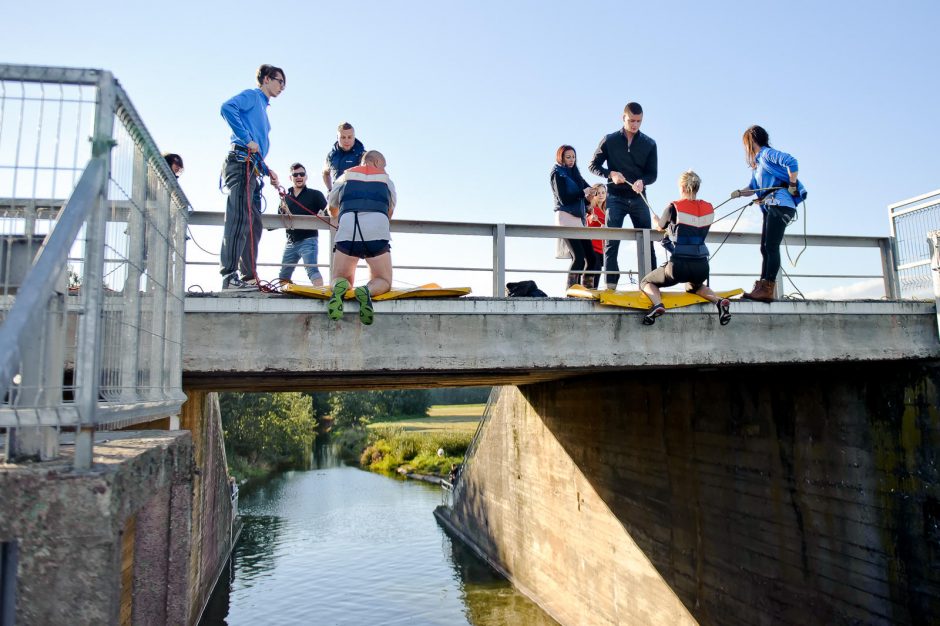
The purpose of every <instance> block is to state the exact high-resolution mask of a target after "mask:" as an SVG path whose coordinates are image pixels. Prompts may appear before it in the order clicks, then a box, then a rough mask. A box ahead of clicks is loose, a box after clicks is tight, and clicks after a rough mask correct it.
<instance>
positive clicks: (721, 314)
mask: <svg viewBox="0 0 940 626" xmlns="http://www.w3.org/2000/svg"><path fill="white" fill-rule="evenodd" d="M730 321H731V300H729V299H728V298H722V299H721V300H719V301H718V323H719V324H721V325H722V326H727V325H728V322H730Z"/></svg>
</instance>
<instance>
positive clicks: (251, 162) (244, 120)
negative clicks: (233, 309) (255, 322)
mask: <svg viewBox="0 0 940 626" xmlns="http://www.w3.org/2000/svg"><path fill="white" fill-rule="evenodd" d="M256 78H257V81H258V87H257V88H255V89H246V90H245V91H243V92H241V93H240V94H238V95H236V96H233V97H232V98H229V99H228V100H226V101H225V103H224V104H222V117H223V118H224V119H225V121H226V122H227V123H228V125H229V128H231V129H232V138H231V141H232V146H231V150H230V151H229V153H228V156H227V157H226V159H225V165H224V174H223V176H224V177H225V188H226V190H227V193H228V201H227V202H226V204H225V230H224V231H223V233H222V253H221V266H222V267H221V270H220V271H221V273H222V289H223V290H226V289H227V290H239V291H246V290H251V289H257V286H258V279H257V272H256V262H257V261H256V260H257V257H258V242H259V241H261V187H262V185H263V182H262V177H264V176H268V177H269V178H270V180H271V184H272V185H274V186H275V187H277V185H278V179H277V174H275V173H274V172H273V171H271V170H269V169H268V168H267V166H266V165H265V164H264V159H265V157H267V155H268V148H269V147H270V143H269V142H268V133H269V132H270V130H271V123H270V122H269V121H268V105H269V103H270V102H271V98H276V97H278V96H279V95H280V94H281V92H282V91H284V87H285V86H286V81H285V78H284V70H282V69H281V68H279V67H275V66H273V65H262V66H261V67H259V68H258V74H257V77H256ZM239 268H240V269H241V273H242V275H241V277H239V276H238V272H237V270H238V269H239Z"/></svg>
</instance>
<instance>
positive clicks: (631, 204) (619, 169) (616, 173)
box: [589, 102, 658, 289]
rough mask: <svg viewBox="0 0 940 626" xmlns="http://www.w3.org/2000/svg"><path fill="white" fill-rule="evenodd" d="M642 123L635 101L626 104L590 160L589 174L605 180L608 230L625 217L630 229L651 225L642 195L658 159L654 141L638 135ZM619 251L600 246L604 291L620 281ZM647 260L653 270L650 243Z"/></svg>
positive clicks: (652, 179) (610, 243)
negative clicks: (619, 121) (616, 125)
mask: <svg viewBox="0 0 940 626" xmlns="http://www.w3.org/2000/svg"><path fill="white" fill-rule="evenodd" d="M642 122H643V107H641V106H640V105H639V104H637V103H636V102H628V103H627V106H625V107H624V109H623V128H621V129H620V130H618V131H616V132H613V133H611V134H609V135H607V136H605V137H604V138H603V139H601V142H600V144H599V145H598V146H597V150H595V151H594V158H592V159H591V164H590V166H589V169H590V171H591V173H592V174H595V175H597V176H602V177H604V178H606V179H607V226H609V227H611V228H621V227H622V226H623V221H624V218H626V216H627V215H629V216H630V221H631V222H633V227H634V228H650V227H651V226H652V221H651V220H650V211H649V207H648V206H647V204H646V201H645V195H643V194H645V191H644V190H645V189H646V186H647V185H652V184H653V183H654V182H656V172H657V164H658V160H657V156H656V142H655V141H653V140H652V139H650V138H649V137H648V136H647V135H644V134H643V133H641V132H640V124H641V123H642ZM605 163H606V167H605ZM641 195H643V197H641ZM619 251H620V242H619V241H616V240H608V241H607V242H606V244H605V245H604V273H605V274H606V276H607V288H608V289H616V288H617V282H618V281H619V280H620V274H619V272H620V265H619V264H618V263H617V253H618V252H619ZM650 261H651V262H652V267H654V268H655V267H656V250H655V249H654V248H653V244H652V242H650Z"/></svg>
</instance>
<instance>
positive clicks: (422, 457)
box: [358, 404, 485, 482]
mask: <svg viewBox="0 0 940 626" xmlns="http://www.w3.org/2000/svg"><path fill="white" fill-rule="evenodd" d="M484 409H485V405H483V404H463V405H435V406H432V407H431V408H430V409H429V410H428V415H427V416H425V417H418V418H407V419H391V420H386V421H379V422H376V423H373V424H370V425H369V427H368V428H366V429H365V431H366V432H365V445H364V447H363V448H362V451H361V453H360V454H359V459H358V460H359V465H360V467H362V468H363V469H368V470H370V471H373V472H379V473H386V474H388V473H397V474H399V475H402V476H406V477H408V478H414V479H416V480H425V481H427V482H435V481H434V478H438V479H441V478H446V477H447V476H448V475H449V474H450V472H451V469H452V467H453V466H455V465H460V464H461V463H463V459H464V455H465V454H466V452H467V448H468V447H469V446H470V441H471V440H472V439H473V434H474V432H476V428H477V425H478V424H479V422H480V419H481V417H482V415H483V410H484Z"/></svg>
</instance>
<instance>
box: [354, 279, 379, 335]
mask: <svg viewBox="0 0 940 626" xmlns="http://www.w3.org/2000/svg"><path fill="white" fill-rule="evenodd" d="M355 294H356V300H358V301H359V321H360V322H362V323H363V324H365V325H366V326H369V325H370V324H372V322H373V321H374V320H375V310H374V309H373V308H372V294H370V293H369V288H368V287H356V291H355Z"/></svg>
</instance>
